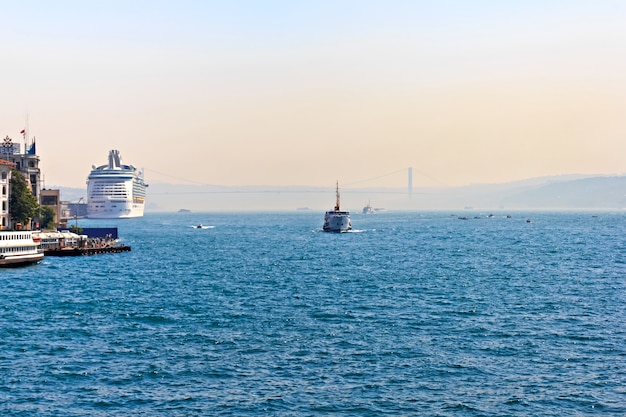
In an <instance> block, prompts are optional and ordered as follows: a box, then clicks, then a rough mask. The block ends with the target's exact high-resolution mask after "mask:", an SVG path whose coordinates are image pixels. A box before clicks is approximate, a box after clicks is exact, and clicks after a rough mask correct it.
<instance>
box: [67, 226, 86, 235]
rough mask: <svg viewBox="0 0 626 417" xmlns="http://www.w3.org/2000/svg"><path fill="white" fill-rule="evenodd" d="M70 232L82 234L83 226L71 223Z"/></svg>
mask: <svg viewBox="0 0 626 417" xmlns="http://www.w3.org/2000/svg"><path fill="white" fill-rule="evenodd" d="M70 232H72V233H76V234H77V235H80V234H82V233H83V228H82V227H78V226H75V225H71V226H70Z"/></svg>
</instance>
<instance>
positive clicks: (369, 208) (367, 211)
mask: <svg viewBox="0 0 626 417" xmlns="http://www.w3.org/2000/svg"><path fill="white" fill-rule="evenodd" d="M372 213H374V207H372V205H371V204H370V202H369V201H368V202H367V206H365V207H363V214H372Z"/></svg>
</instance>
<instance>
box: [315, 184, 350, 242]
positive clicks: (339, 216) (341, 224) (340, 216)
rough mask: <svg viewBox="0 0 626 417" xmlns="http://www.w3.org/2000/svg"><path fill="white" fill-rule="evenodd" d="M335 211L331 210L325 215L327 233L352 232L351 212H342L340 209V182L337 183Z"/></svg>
mask: <svg viewBox="0 0 626 417" xmlns="http://www.w3.org/2000/svg"><path fill="white" fill-rule="evenodd" d="M335 194H336V202H335V209H334V210H329V211H327V212H326V214H325V215H324V227H323V228H322V230H324V231H325V232H347V231H348V230H352V222H351V221H350V212H349V211H341V208H340V207H339V182H337V189H336V192H335Z"/></svg>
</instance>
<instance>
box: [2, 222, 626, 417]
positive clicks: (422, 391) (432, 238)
mask: <svg viewBox="0 0 626 417" xmlns="http://www.w3.org/2000/svg"><path fill="white" fill-rule="evenodd" d="M461 214H462V215H464V216H468V220H459V219H458V218H457V215H458V213H457V215H451V213H443V212H441V213H393V212H387V213H376V214H374V215H363V214H358V213H355V214H353V215H352V223H353V226H354V227H355V230H354V231H353V232H351V233H345V234H329V233H323V232H320V229H321V225H322V221H323V213H317V212H297V213H256V214H246V213H235V214H226V213H206V214H200V213H190V214H182V213H181V214H178V213H177V214H148V215H146V216H145V217H144V218H141V219H131V220H125V221H118V222H117V223H111V222H106V221H102V222H100V223H98V222H96V221H91V222H89V221H87V220H85V221H82V223H81V225H84V226H99V225H100V226H111V225H116V226H118V227H119V234H120V236H121V237H122V239H123V240H124V243H126V244H129V245H131V246H132V251H131V252H127V253H121V254H111V255H99V256H93V257H85V258H46V259H45V260H44V261H43V262H42V263H41V264H39V265H35V266H32V267H28V268H21V269H9V270H0V281H1V284H2V289H3V290H2V298H1V299H0V415H12V416H32V415H38V416H85V415H89V416H113V415H115V416H130V415H133V416H192V415H197V416H200V415H203V416H204V415H233V416H261V415H263V416H265V415H277V416H293V415H305V416H325V415H329V414H332V415H346V416H353V415H363V416H368V415H382V414H385V415H433V416H435V415H438V416H486V415H492V416H500V415H512V416H517V415H519V416H535V415H542V416H550V415H552V416H563V415H626V371H625V370H626V324H625V323H626V307H625V306H626V295H625V290H626V218H625V215H624V214H623V213H621V212H620V213H565V214H562V213H561V214H556V213H512V217H511V218H507V217H506V216H505V214H506V213H504V214H503V213H495V215H494V217H493V218H488V217H487V216H486V214H487V213H473V212H472V213H470V214H468V213H461ZM474 216H476V218H474ZM529 217H530V219H531V222H530V223H528V222H526V219H527V218H529ZM197 223H203V224H205V225H210V226H214V227H212V228H207V229H195V228H193V227H192V225H194V224H197Z"/></svg>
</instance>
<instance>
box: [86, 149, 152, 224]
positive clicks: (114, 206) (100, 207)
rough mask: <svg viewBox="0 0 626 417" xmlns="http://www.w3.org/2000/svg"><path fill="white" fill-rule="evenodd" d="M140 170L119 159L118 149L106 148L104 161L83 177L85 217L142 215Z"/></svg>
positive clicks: (103, 217)
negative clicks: (106, 152) (85, 199)
mask: <svg viewBox="0 0 626 417" xmlns="http://www.w3.org/2000/svg"><path fill="white" fill-rule="evenodd" d="M146 187H148V184H146V183H145V181H144V178H143V171H139V170H137V168H135V167H134V166H132V165H125V164H123V163H122V157H121V156H120V152H119V151H118V150H115V149H114V150H112V151H110V152H109V161H108V164H106V165H101V166H99V167H96V166H94V167H92V171H91V173H90V174H89V177H88V178H87V217H88V218H90V219H119V218H130V217H141V216H143V210H144V205H145V202H146Z"/></svg>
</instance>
